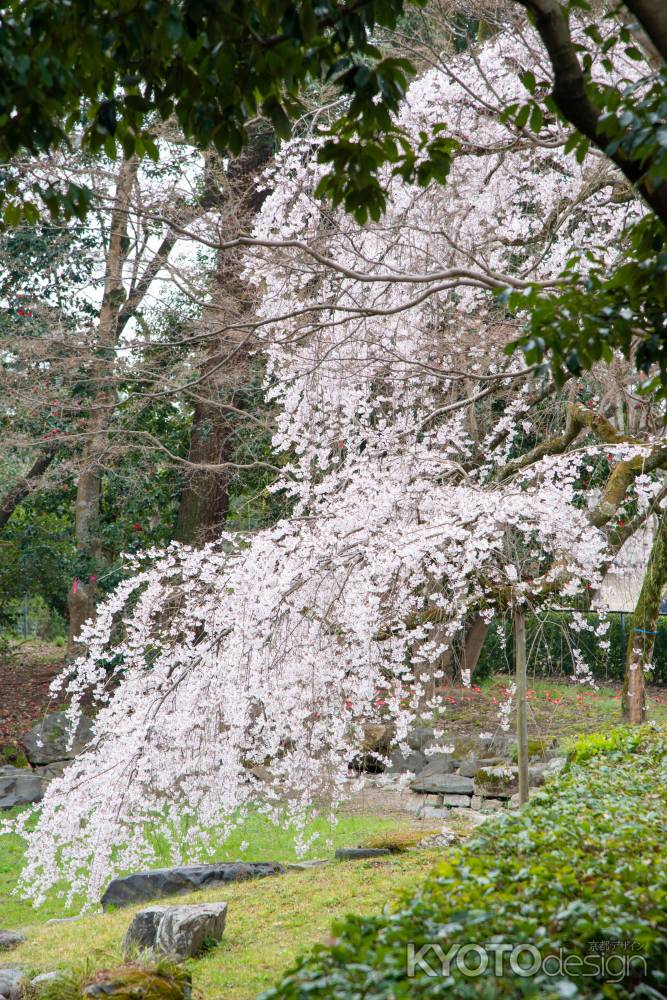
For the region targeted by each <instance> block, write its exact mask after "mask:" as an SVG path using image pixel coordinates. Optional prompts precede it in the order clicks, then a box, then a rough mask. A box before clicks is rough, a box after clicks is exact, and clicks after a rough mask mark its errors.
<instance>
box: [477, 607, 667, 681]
mask: <svg viewBox="0 0 667 1000" xmlns="http://www.w3.org/2000/svg"><path fill="white" fill-rule="evenodd" d="M630 617H631V616H630V614H626V615H624V616H623V617H621V615H620V614H610V615H609V621H610V625H609V630H608V631H607V633H606V635H604V636H603V637H602V638H603V640H605V641H607V642H609V649H601V648H600V641H601V639H600V637H599V636H596V635H595V634H594V633H593V632H591V631H584V632H579V631H574V630H573V629H571V625H570V623H571V615H570V614H569V613H568V612H565V611H563V612H560V611H548V612H544V613H543V614H541V615H539V616H537V615H532V616H530V617H528V618H527V619H526V640H527V645H528V672H529V674H530V675H531V676H533V677H562V676H565V677H569V676H571V675H572V674H573V673H574V663H573V657H572V647H573V646H576V648H578V649H580V650H581V652H582V653H583V655H584V658H585V660H586V663H588V665H589V666H590V668H591V670H592V672H593V676H594V677H595V679H596V680H598V681H622V680H623V678H624V676H625V654H626V646H627V641H628V631H629V629H630ZM584 618H585V619H586V622H587V623H588V624H589V625H591V626H593V628H595V627H596V626H597V625H599V623H600V618H599V616H598V615H596V614H587V615H584ZM513 655H514V654H513V647H512V635H511V631H510V629H509V628H507V629H505V630H504V633H503V634H499V633H498V630H497V629H496V628H494V627H491V628H490V629H489V631H488V633H487V636H486V639H485V641H484V646H483V648H482V652H481V654H480V657H479V661H478V663H477V667H476V669H475V680H482V679H484V678H486V677H490V676H491V675H492V674H496V673H502V672H508V673H509V672H511V671H513V669H514V668H513V662H514V660H513ZM653 662H654V665H655V669H654V671H653V674H652V675H651V677H650V678H649V681H650V682H653V683H657V684H667V618H665V616H664V615H663V616H661V617H660V619H659V620H658V634H657V636H656V637H655V647H654V654H653Z"/></svg>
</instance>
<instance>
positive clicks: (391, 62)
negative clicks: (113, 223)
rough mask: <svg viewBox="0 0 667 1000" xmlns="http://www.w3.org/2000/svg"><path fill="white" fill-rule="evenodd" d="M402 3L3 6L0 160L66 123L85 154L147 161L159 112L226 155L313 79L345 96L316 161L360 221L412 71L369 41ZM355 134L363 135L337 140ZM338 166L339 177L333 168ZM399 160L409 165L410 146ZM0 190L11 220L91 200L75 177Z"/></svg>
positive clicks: (439, 164)
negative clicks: (345, 108) (338, 122)
mask: <svg viewBox="0 0 667 1000" xmlns="http://www.w3.org/2000/svg"><path fill="white" fill-rule="evenodd" d="M408 3H412V4H416V5H417V6H422V5H423V0H408ZM408 3H405V2H404V0H375V2H373V3H369V2H352V3H341V2H336V0H300V2H298V3H289V2H287V0H254V2H249V0H223V2H220V3H216V4H211V3H207V2H203V0H121V2H120V3H119V2H117V0H116V2H108V0H96V2H91V0H71V2H69V3H66V4H64V3H63V4H53V3H50V2H47V0H20V2H17V0H14V2H11V3H10V4H9V7H8V9H6V10H5V11H3V20H2V30H1V31H0V163H1V162H3V161H5V162H7V161H9V160H10V159H11V157H13V156H15V155H16V154H18V153H21V152H22V151H24V150H27V151H29V152H31V153H38V152H41V151H46V150H50V149H53V148H55V147H57V146H59V145H63V144H66V143H67V142H68V141H69V137H70V135H71V133H72V132H73V131H74V130H76V129H79V130H82V132H83V140H82V145H83V148H84V149H88V150H90V151H91V152H93V153H95V152H98V151H101V150H103V151H104V152H105V153H106V154H107V155H108V156H110V157H111V158H115V156H116V154H117V150H118V149H120V150H121V151H122V153H123V154H124V155H125V156H126V157H129V156H131V155H132V154H134V153H136V154H138V155H148V156H149V157H152V158H154V159H156V158H157V156H158V150H157V146H156V143H155V140H154V138H153V136H152V131H151V126H152V125H153V124H154V123H155V120H156V118H158V119H162V120H164V119H167V118H169V117H171V116H173V117H174V118H175V119H176V120H177V122H178V124H179V126H180V128H181V129H182V131H183V133H184V135H185V136H186V137H187V138H189V139H192V140H194V141H195V142H196V143H198V144H200V145H202V146H207V145H213V146H215V147H216V148H217V149H218V150H220V151H221V152H223V153H231V154H237V153H239V152H240V151H241V149H242V148H243V147H244V146H245V144H246V143H247V141H248V133H247V130H246V126H247V125H248V123H249V122H250V121H251V120H252V119H254V118H255V117H256V116H257V115H259V114H261V115H263V116H264V117H266V118H267V119H269V120H270V122H271V123H272V125H273V128H274V129H275V131H276V133H277V134H278V135H279V136H286V135H287V134H288V133H289V129H290V120H291V119H293V118H294V117H295V116H296V115H298V114H299V113H300V110H301V103H300V94H301V93H302V92H303V90H304V88H306V87H307V86H308V85H309V84H310V83H312V82H313V81H325V82H327V83H330V84H333V85H334V86H335V87H336V89H337V91H338V93H339V94H340V95H341V96H342V97H344V98H349V100H350V108H349V112H348V113H347V114H346V115H345V123H346V124H345V125H344V126H342V127H341V130H340V132H339V133H338V134H337V136H336V139H335V140H334V144H333V147H332V148H331V150H330V152H331V153H332V155H331V156H328V159H330V160H331V161H332V162H334V161H335V162H336V166H337V172H336V177H335V178H334V179H333V180H332V182H331V185H332V191H331V193H332V195H333V196H334V198H335V199H336V200H338V201H342V200H344V201H345V203H346V205H348V206H349V207H351V208H352V209H353V210H354V211H355V212H356V213H357V214H358V215H359V216H360V217H361V216H363V215H365V213H366V212H367V211H370V212H371V213H372V214H373V215H374V216H375V215H377V213H378V212H379V210H380V209H381V207H382V206H383V205H384V192H383V191H382V188H381V186H380V185H379V184H378V182H377V180H376V179H375V171H376V169H377V166H378V163H379V162H384V161H386V160H390V161H393V159H394V158H395V155H396V150H397V147H396V141H395V140H396V137H397V136H398V135H399V133H398V131H397V129H396V128H395V126H394V125H393V124H392V121H391V115H392V113H393V112H395V111H396V110H397V108H398V106H399V104H400V101H401V99H402V97H403V95H404V93H405V89H406V78H407V74H409V73H410V71H411V67H410V65H409V63H407V62H406V61H405V60H402V59H394V58H383V56H382V54H381V53H380V51H379V50H378V49H377V48H376V47H375V46H374V45H373V44H372V42H371V38H372V36H373V33H374V32H375V31H376V30H377V29H378V28H379V27H388V28H392V27H394V26H395V24H396V20H397V18H398V16H399V15H400V13H401V12H402V10H403V7H404V6H407V5H408ZM377 97H380V98H381V100H380V101H379V103H376V100H375V99H376V98H377ZM17 110H18V112H19V113H18V114H17ZM354 135H356V136H358V137H359V138H360V139H361V140H362V142H361V143H359V144H356V145H355V144H354V143H352V144H350V138H351V136H354ZM439 145H440V144H436V146H437V148H435V149H434V150H433V159H434V171H435V172H436V173H438V174H440V173H441V172H442V169H443V157H442V151H441V150H440V148H439ZM369 151H370V159H369ZM333 154H335V156H334V155H333ZM341 155H342V157H343V160H342V161H341V159H340V157H341ZM445 161H446V157H445ZM342 162H344V164H345V169H346V170H349V175H346V174H345V173H340V172H339V171H340V167H341V164H342ZM405 162H406V169H408V170H411V171H414V156H413V154H412V152H411V151H410V150H409V149H408V150H407V151H406V159H405ZM411 162H412V166H410V163H411ZM420 169H421V168H420ZM422 172H423V171H422ZM3 195H4V199H3V200H4V206H1V205H0V207H4V219H5V222H6V223H7V224H10V225H13V224H16V223H17V222H18V221H19V220H20V219H21V217H24V218H26V220H27V221H29V222H33V221H35V219H36V217H37V215H38V207H37V201H38V200H41V201H42V202H44V203H45V204H46V205H47V207H48V208H49V209H50V210H51V212H52V213H54V214H55V215H58V214H60V213H63V214H64V215H65V216H78V217H83V216H84V215H85V213H86V211H87V208H88V206H89V203H90V192H88V191H86V190H84V189H82V188H81V187H80V186H78V185H76V184H74V183H71V184H70V185H69V186H68V187H67V189H66V190H65V191H64V192H62V191H57V190H56V189H55V188H49V189H40V188H38V187H35V188H34V189H33V190H32V192H30V193H29V195H28V196H27V197H26V193H25V192H24V191H21V190H20V189H19V187H18V185H17V184H16V182H15V180H14V179H13V178H12V177H11V175H8V176H7V177H6V179H5V185H4V192H3Z"/></svg>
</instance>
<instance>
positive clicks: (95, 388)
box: [68, 157, 138, 654]
mask: <svg viewBox="0 0 667 1000" xmlns="http://www.w3.org/2000/svg"><path fill="white" fill-rule="evenodd" d="M137 167H138V160H137V159H136V157H133V158H132V159H130V160H125V161H123V163H122V164H121V166H120V169H119V171H118V177H117V180H116V194H115V199H114V207H113V211H112V213H111V224H110V228H109V245H108V248H107V256H106V268H105V277H104V294H103V296H102V305H101V307H100V313H99V319H98V324H97V330H96V345H97V353H98V358H99V361H98V362H97V363H96V364H95V365H94V366H93V369H92V371H91V385H92V393H93V396H92V400H91V404H90V416H89V418H88V422H87V425H86V432H87V437H86V444H85V445H84V448H83V455H82V468H81V472H80V474H79V480H78V483H77V490H76V501H75V522H76V549H77V557H78V562H79V565H80V566H81V567H82V571H81V579H77V580H75V581H74V582H73V584H72V588H71V590H70V593H69V599H68V605H69V619H70V620H69V648H70V653H72V654H73V653H76V652H77V642H76V640H77V638H78V635H79V632H80V631H81V626H82V625H83V623H84V622H86V621H87V620H88V619H90V618H94V616H95V600H96V595H97V577H98V575H99V569H100V563H101V557H102V542H101V538H100V500H101V494H102V473H101V459H102V456H103V454H104V451H105V448H106V444H107V431H108V428H109V424H110V422H111V417H112V414H113V409H114V405H115V401H116V400H115V389H114V386H113V380H112V377H111V374H110V372H109V365H110V364H112V363H113V362H112V358H113V355H111V354H110V352H111V351H112V350H113V349H114V348H115V347H116V341H117V337H118V319H119V315H120V310H121V308H122V305H123V299H124V291H123V264H124V262H125V260H126V257H127V253H128V249H129V240H128V237H127V223H128V211H129V207H130V199H131V196H132V189H133V187H134V183H135V180H136V176H137Z"/></svg>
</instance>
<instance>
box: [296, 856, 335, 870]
mask: <svg viewBox="0 0 667 1000" xmlns="http://www.w3.org/2000/svg"><path fill="white" fill-rule="evenodd" d="M328 864H329V858H314V859H313V860H312V861H290V862H289V863H288V864H286V865H285V867H286V868H287V871H288V872H307V871H310V870H311V869H312V868H324V867H326V865H328Z"/></svg>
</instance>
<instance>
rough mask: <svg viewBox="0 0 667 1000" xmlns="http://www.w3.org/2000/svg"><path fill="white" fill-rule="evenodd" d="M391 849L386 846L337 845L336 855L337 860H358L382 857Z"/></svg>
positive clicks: (389, 852)
mask: <svg viewBox="0 0 667 1000" xmlns="http://www.w3.org/2000/svg"><path fill="white" fill-rule="evenodd" d="M387 854H391V851H390V850H388V849H387V848H386V847H339V848H338V850H337V851H336V857H337V858H338V860H339V861H360V860H361V859H362V858H383V857H385V856H386V855H387Z"/></svg>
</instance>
